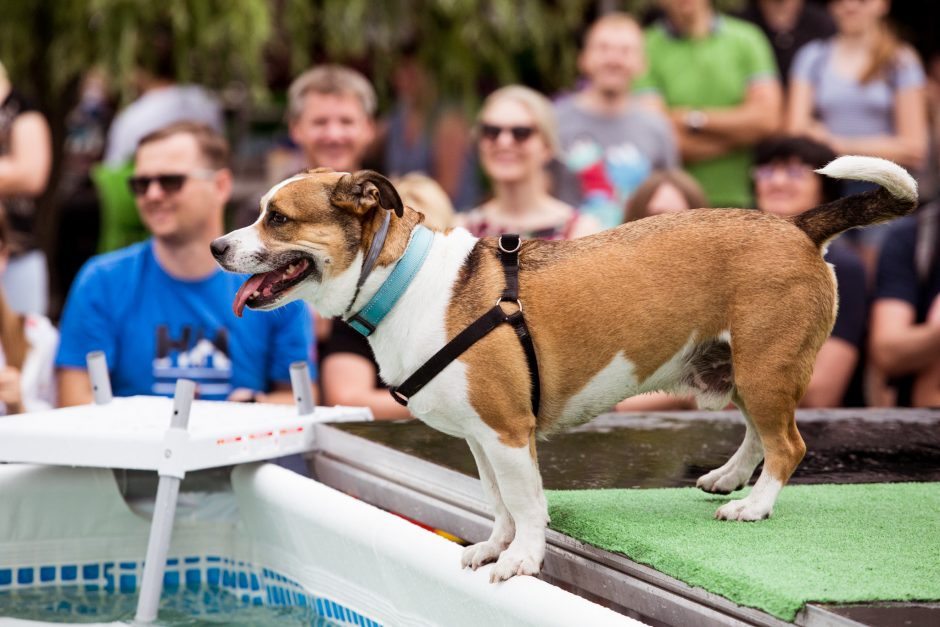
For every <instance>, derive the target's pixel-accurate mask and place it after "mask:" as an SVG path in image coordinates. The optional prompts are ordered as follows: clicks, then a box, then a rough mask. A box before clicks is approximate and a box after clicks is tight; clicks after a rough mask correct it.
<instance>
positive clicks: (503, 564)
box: [490, 547, 542, 583]
mask: <svg viewBox="0 0 940 627" xmlns="http://www.w3.org/2000/svg"><path fill="white" fill-rule="evenodd" d="M541 569H542V559H541V558H536V557H535V556H533V555H529V554H528V553H526V552H524V551H520V550H517V549H513V548H512V547H510V548H508V549H506V550H505V551H503V553H502V555H500V556H499V560H497V562H496V566H494V567H493V572H491V573H490V582H491V583H499V582H500V581H506V580H507V579H509V578H511V577H515V576H516V575H532V576H535V575H538V574H539V570H541Z"/></svg>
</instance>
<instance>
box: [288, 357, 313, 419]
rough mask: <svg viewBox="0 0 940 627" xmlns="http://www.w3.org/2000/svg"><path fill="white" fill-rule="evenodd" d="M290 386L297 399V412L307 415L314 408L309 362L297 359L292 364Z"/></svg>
mask: <svg viewBox="0 0 940 627" xmlns="http://www.w3.org/2000/svg"><path fill="white" fill-rule="evenodd" d="M290 386H291V389H292V390H293V391H294V400H295V401H297V414H298V415H300V416H305V415H307V414H312V413H313V410H314V405H313V393H312V392H311V387H312V386H311V381H310V369H309V368H307V362H305V361H295V362H294V363H292V364H291V365H290Z"/></svg>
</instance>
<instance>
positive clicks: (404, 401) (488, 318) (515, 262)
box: [389, 235, 541, 416]
mask: <svg viewBox="0 0 940 627" xmlns="http://www.w3.org/2000/svg"><path fill="white" fill-rule="evenodd" d="M521 245H522V241H521V239H520V238H519V236H518V235H503V236H502V237H500V238H499V257H500V261H502V264H503V272H504V274H505V276H506V288H505V289H504V290H503V295H502V296H501V297H500V298H499V299H498V300H497V301H496V304H495V305H494V306H493V307H492V308H491V309H490V310H488V311H487V312H486V313H484V314H483V315H482V316H480V317H479V318H477V319H476V320H474V321H473V322H472V323H471V324H470V326H468V327H467V328H466V329H464V330H463V331H461V332H460V333H458V334H457V335H456V336H455V337H454V339H452V340H451V341H450V342H448V343H447V344H445V345H444V347H443V348H441V349H440V350H439V351H437V352H436V353H435V354H434V355H433V356H432V357H431V358H430V359H428V360H427V361H426V362H425V363H424V365H422V366H421V367H420V368H418V370H416V371H415V372H414V373H413V374H412V375H411V376H410V377H408V378H407V379H406V380H405V381H404V383H402V384H401V385H399V386H394V387H391V388H389V392H390V393H391V395H392V398H394V399H395V400H396V401H397V402H398V403H400V404H401V405H404V406H407V405H408V399H409V398H411V397H412V396H414V395H415V394H417V393H418V392H419V391H420V390H421V389H422V388H423V387H424V386H425V385H427V384H428V383H429V382H430V381H431V380H432V379H433V378H434V377H436V376H437V375H438V374H440V373H441V371H442V370H444V368H446V367H447V366H448V365H449V364H450V363H451V362H452V361H454V360H455V359H457V358H458V357H460V356H461V355H462V354H463V353H464V352H465V351H466V350H467V349H468V348H470V347H471V346H473V345H474V344H476V343H477V342H478V341H479V340H481V339H482V338H484V337H486V335H488V334H489V333H490V331H492V330H493V329H495V328H496V327H498V326H499V325H501V324H504V323H505V324H509V325H511V326H512V328H513V330H514V331H515V332H516V337H518V338H519V342H520V344H521V345H522V350H523V352H524V353H525V357H526V361H527V362H528V366H529V378H530V382H531V402H532V413H533V414H534V415H535V416H538V414H539V405H540V402H541V387H540V380H539V364H538V358H537V357H536V354H535V344H534V343H533V342H532V334H531V333H529V328H528V326H526V323H525V319H524V318H523V316H522V303H521V302H520V301H519V248H520V246H521ZM502 301H511V302H514V303H516V305H517V306H518V307H519V309H518V310H517V311H515V312H513V313H509V314H507V313H506V312H505V311H503V308H502V307H500V303H501V302H502Z"/></svg>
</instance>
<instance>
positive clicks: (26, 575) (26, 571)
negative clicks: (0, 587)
mask: <svg viewBox="0 0 940 627" xmlns="http://www.w3.org/2000/svg"><path fill="white" fill-rule="evenodd" d="M16 583H18V584H30V583H33V569H32V568H31V567H26V568H20V569H19V570H17V571H16Z"/></svg>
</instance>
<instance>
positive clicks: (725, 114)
mask: <svg viewBox="0 0 940 627" xmlns="http://www.w3.org/2000/svg"><path fill="white" fill-rule="evenodd" d="M661 6H662V7H663V9H664V17H663V19H661V20H660V21H658V22H657V23H655V24H654V25H653V26H651V27H650V28H648V29H647V31H646V55H647V58H648V59H649V68H648V70H647V72H646V74H645V75H644V76H643V77H641V78H640V79H639V80H638V81H637V82H636V83H634V93H635V94H636V95H637V96H638V97H640V98H642V99H644V100H646V101H647V102H649V103H650V104H652V105H654V106H655V107H657V108H659V109H661V110H663V111H664V112H665V113H666V114H667V115H668V116H669V118H670V119H671V121H672V124H673V127H674V128H675V131H676V137H677V139H678V140H679V149H680V152H681V154H682V159H683V161H684V163H685V166H686V168H687V169H688V170H689V172H690V173H691V174H692V175H693V176H695V178H697V179H698V181H699V182H700V183H701V184H702V187H704V188H705V192H706V193H707V194H708V198H709V201H710V203H711V205H712V206H713V207H750V206H752V205H753V203H752V197H751V196H752V195H751V184H750V180H749V175H750V167H751V147H752V146H753V145H754V144H755V143H757V142H758V141H760V140H761V139H763V138H764V137H767V136H768V135H771V134H772V133H774V132H775V131H777V130H778V128H779V126H780V120H781V106H782V105H781V101H782V94H781V88H780V81H779V79H778V76H777V67H776V64H775V61H774V57H773V52H772V51H771V48H770V44H769V43H768V41H767V39H766V37H765V36H764V34H763V33H761V32H760V30H759V29H758V28H757V27H756V26H754V25H753V24H750V23H748V22H744V21H743V20H739V19H737V18H733V17H730V16H727V15H719V14H718V13H716V12H715V10H714V9H713V8H712V4H711V0H662V1H661Z"/></svg>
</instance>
